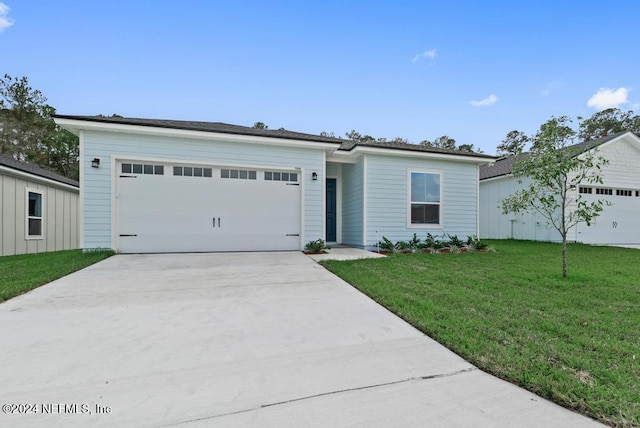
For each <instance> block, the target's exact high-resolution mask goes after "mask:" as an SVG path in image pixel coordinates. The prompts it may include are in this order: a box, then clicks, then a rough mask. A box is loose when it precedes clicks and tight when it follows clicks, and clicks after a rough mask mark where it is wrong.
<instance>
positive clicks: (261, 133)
mask: <svg viewBox="0 0 640 428" xmlns="http://www.w3.org/2000/svg"><path fill="white" fill-rule="evenodd" d="M53 117H54V118H60V119H70V120H79V121H85V122H99V123H106V124H116V125H129V126H146V127H149V128H166V129H178V130H184V131H199V132H209V133H220V134H231V135H246V136H252V137H266V138H282V139H286V140H299V141H300V140H302V141H311V142H317V143H322V144H337V145H341V144H343V143H344V142H345V141H346V140H343V139H340V138H332V137H323V136H321V135H314V134H307V133H303V132H295V131H288V130H279V129H259V128H250V127H248V126H242V125H231V124H228V123H222V122H197V121H187V120H170V119H142V118H126V117H125V118H118V117H100V116H75V115H65V114H56V115H54V116H53ZM198 123H199V124H209V125H218V127H217V128H214V127H211V128H208V129H207V128H206V127H202V126H201V127H198V126H195V124H198Z"/></svg>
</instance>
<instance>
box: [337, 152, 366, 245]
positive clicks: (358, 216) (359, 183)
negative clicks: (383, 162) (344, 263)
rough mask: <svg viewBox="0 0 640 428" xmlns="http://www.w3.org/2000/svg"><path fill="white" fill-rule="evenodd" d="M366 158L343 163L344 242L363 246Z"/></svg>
mask: <svg viewBox="0 0 640 428" xmlns="http://www.w3.org/2000/svg"><path fill="white" fill-rule="evenodd" d="M363 206H364V160H363V158H362V157H361V158H359V159H358V161H357V162H356V163H355V164H343V165H342V243H343V244H345V245H351V246H354V247H363V246H364V244H363V242H362V238H363V233H364V227H363V225H364V209H363Z"/></svg>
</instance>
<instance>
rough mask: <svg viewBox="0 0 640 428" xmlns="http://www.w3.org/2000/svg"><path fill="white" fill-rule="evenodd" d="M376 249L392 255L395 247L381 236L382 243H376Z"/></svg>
mask: <svg viewBox="0 0 640 428" xmlns="http://www.w3.org/2000/svg"><path fill="white" fill-rule="evenodd" d="M378 248H379V249H381V250H382V251H389V252H392V253H394V252H395V251H396V246H395V245H393V242H391V241H390V240H389V239H388V238H387V237H386V236H383V237H382V241H380V242H378Z"/></svg>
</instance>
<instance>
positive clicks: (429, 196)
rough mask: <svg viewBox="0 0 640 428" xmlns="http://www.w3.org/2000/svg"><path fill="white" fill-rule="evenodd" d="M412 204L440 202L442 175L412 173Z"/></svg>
mask: <svg viewBox="0 0 640 428" xmlns="http://www.w3.org/2000/svg"><path fill="white" fill-rule="evenodd" d="M411 202H440V175H438V174H428V173H425V172H412V173H411Z"/></svg>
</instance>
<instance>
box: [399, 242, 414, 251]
mask: <svg viewBox="0 0 640 428" xmlns="http://www.w3.org/2000/svg"><path fill="white" fill-rule="evenodd" d="M396 250H398V251H407V250H411V244H410V243H409V242H407V241H398V242H396Z"/></svg>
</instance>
